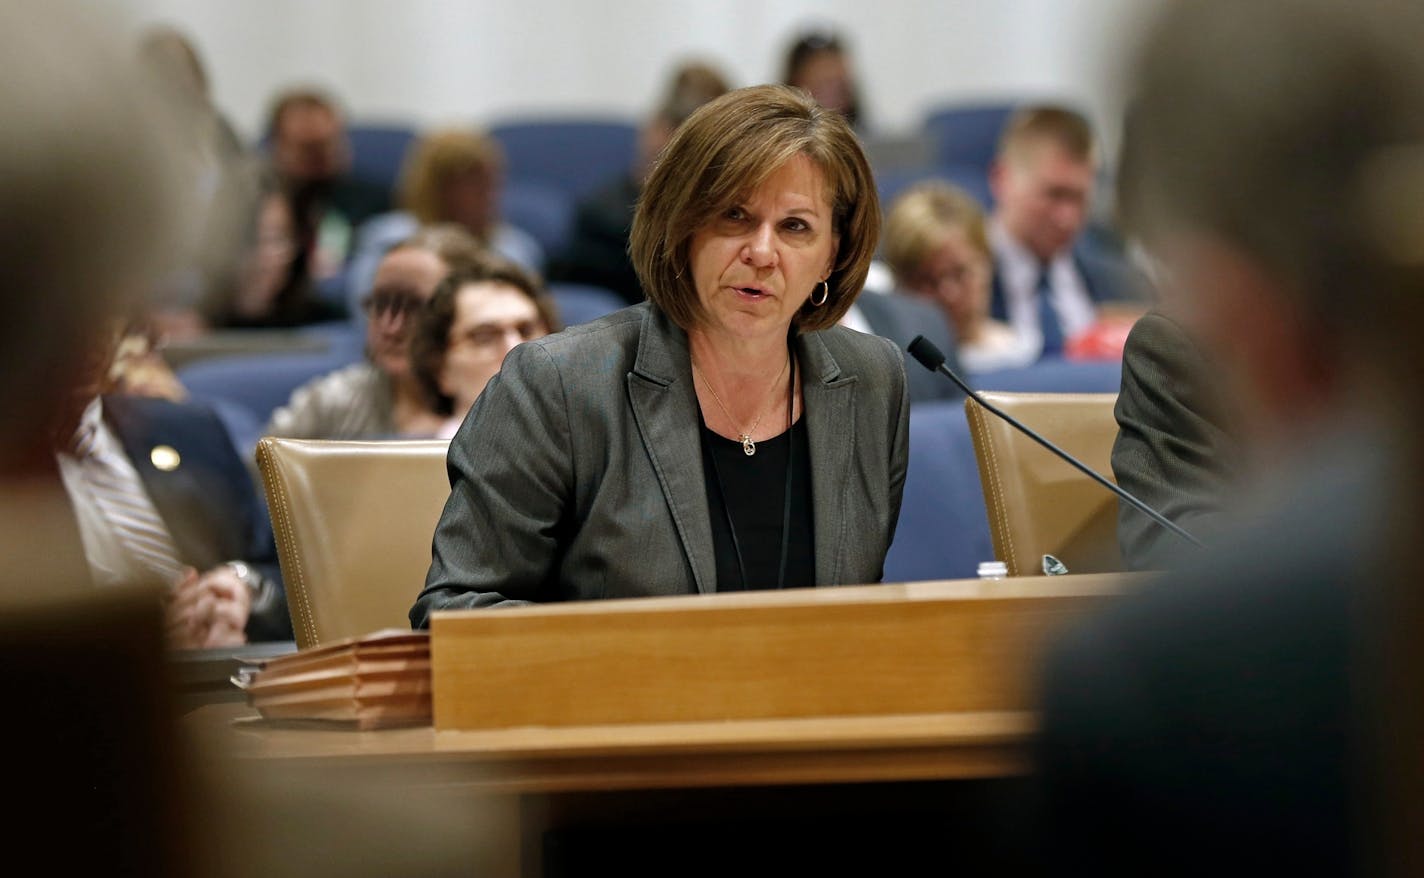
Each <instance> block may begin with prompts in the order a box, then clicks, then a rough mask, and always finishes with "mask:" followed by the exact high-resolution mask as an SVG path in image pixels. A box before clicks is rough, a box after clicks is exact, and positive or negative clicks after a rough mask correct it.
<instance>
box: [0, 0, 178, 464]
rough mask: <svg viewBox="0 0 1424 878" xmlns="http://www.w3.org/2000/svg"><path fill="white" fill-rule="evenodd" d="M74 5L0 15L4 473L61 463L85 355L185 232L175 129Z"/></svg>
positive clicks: (7, 10) (1, 9) (20, 7)
mask: <svg viewBox="0 0 1424 878" xmlns="http://www.w3.org/2000/svg"><path fill="white" fill-rule="evenodd" d="M94 18H95V15H94V13H93V12H92V10H91V11H90V12H89V13H86V14H85V16H84V17H81V16H79V15H77V14H75V10H74V7H73V6H72V5H71V4H69V3H53V4H50V3H46V4H28V3H23V4H22V3H6V4H3V5H0V57H4V58H5V64H6V68H7V71H8V73H7V75H6V76H4V77H0V131H4V132H5V134H4V137H3V138H0V216H3V217H4V221H3V222H0V288H3V289H4V291H5V297H6V302H7V305H8V307H9V311H8V312H7V313H6V315H5V320H3V321H0V424H4V428H3V430H0V474H4V475H12V474H16V473H20V472H25V471H28V470H29V469H31V468H32V467H33V466H35V465H36V463H37V462H38V461H42V460H44V459H45V458H46V457H48V456H49V454H50V450H49V429H50V425H51V424H52V422H53V420H54V418H55V417H56V415H57V411H58V410H59V409H60V408H62V407H63V406H64V404H65V401H66V400H65V397H66V393H67V390H68V388H70V387H71V386H72V385H73V383H74V382H75V381H77V380H79V379H80V378H81V377H82V376H84V375H85V374H86V372H87V371H88V366H87V364H86V362H85V360H86V356H87V355H88V353H89V352H90V351H91V350H94V349H95V348H96V344H95V340H96V339H99V338H102V337H104V336H105V335H106V334H107V333H108V332H109V331H110V330H111V327H112V325H113V321H114V319H115V318H116V317H117V316H118V315H121V314H122V313H124V312H126V311H127V310H128V309H129V308H130V307H131V306H132V305H134V304H135V303H136V302H138V301H139V300H140V298H141V297H142V296H144V295H146V294H147V292H148V290H149V287H150V285H151V284H152V282H153V279H154V278H155V277H156V276H157V274H158V272H159V270H160V269H161V268H162V267H163V266H162V265H161V263H160V257H161V255H162V254H164V253H165V252H167V250H168V247H167V244H168V242H169V240H170V238H169V233H170V232H171V231H172V230H173V228H174V227H175V226H174V221H173V219H174V218H173V216H172V205H173V204H174V203H175V202H174V195H175V193H174V192H173V188H172V186H171V184H170V178H169V176H168V175H167V173H166V172H165V167H166V165H167V156H168V152H167V151H168V145H169V140H168V139H167V138H166V137H165V136H164V130H165V129H164V127H163V123H162V119H163V117H162V116H161V115H159V114H158V113H156V112H155V106H154V102H153V101H152V100H151V95H150V94H149V93H148V92H147V91H146V88H145V86H144V85H143V84H142V82H143V81H142V80H141V79H140V77H139V74H138V71H137V70H136V69H135V63H134V59H133V52H132V50H131V48H130V47H129V46H128V45H120V44H116V43H115V42H114V41H111V40H108V39H106V38H105V37H104V35H103V33H102V32H101V31H100V30H99V27H100V25H99V24H98V23H96V22H95V21H94Z"/></svg>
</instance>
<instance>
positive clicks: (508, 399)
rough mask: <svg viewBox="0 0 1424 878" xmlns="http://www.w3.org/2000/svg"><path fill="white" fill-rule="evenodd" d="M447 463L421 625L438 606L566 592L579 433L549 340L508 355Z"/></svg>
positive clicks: (505, 602) (418, 618)
mask: <svg viewBox="0 0 1424 878" xmlns="http://www.w3.org/2000/svg"><path fill="white" fill-rule="evenodd" d="M446 465H447V467H448V470H449V474H450V499H449V500H448V501H447V502H446V504H445V511H444V512H443V513H442V514H441V516H440V523H439V524H438V525H437V527H436V531H435V539H434V544H433V546H432V549H431V564H430V572H429V573H428V574H427V576H426V579H425V589H424V590H423V591H421V593H420V595H419V597H418V598H417V599H416V601H415V605H414V606H413V607H412V608H411V611H410V621H411V626H412V627H413V628H425V627H427V626H428V625H429V621H430V613H431V611H433V610H445V609H472V608H479V607H494V606H512V605H518V604H523V603H530V602H536V601H547V600H554V599H557V597H558V595H557V594H556V588H557V579H558V568H559V562H560V560H561V558H562V553H563V550H564V548H565V546H566V545H567V540H568V537H569V534H568V531H569V520H568V519H569V516H568V511H569V505H570V497H571V496H572V490H573V489H572V485H573V465H572V443H571V431H570V429H569V419H568V414H567V408H566V405H565V398H564V388H563V381H562V378H561V376H560V373H559V370H558V367H557V366H556V365H555V364H554V362H553V361H552V359H551V358H550V357H549V355H548V353H547V352H545V351H544V349H543V348H542V347H540V346H538V345H533V344H529V345H522V346H520V347H518V348H516V349H515V350H514V351H512V352H511V353H510V355H509V356H508V357H507V358H506V359H505V361H504V366H503V368H502V369H501V370H500V373H499V374H498V375H496V376H495V377H494V378H493V379H492V380H491V381H490V383H489V385H488V386H487V387H486V388H485V391H484V393H483V394H481V395H480V398H479V400H478V401H477V402H476V403H475V407H474V410H473V411H472V413H471V415H470V417H469V418H466V420H465V423H464V424H463V425H462V426H461V427H460V430H459V432H457V433H456V434H455V437H454V439H453V440H451V442H450V453H449V457H448V458H447V461H446Z"/></svg>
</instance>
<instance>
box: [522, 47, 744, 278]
mask: <svg viewBox="0 0 1424 878" xmlns="http://www.w3.org/2000/svg"><path fill="white" fill-rule="evenodd" d="M727 89H728V86H727V80H726V78H725V77H723V76H722V74H721V72H720V71H718V70H717V69H716V68H715V67H713V66H711V65H710V64H707V63H705V62H701V61H688V62H685V63H683V64H680V65H678V67H677V69H676V70H675V71H674V72H673V76H672V79H671V80H670V81H669V83H668V86H667V90H666V93H665V94H664V95H663V98H662V100H661V102H660V103H659V104H658V108H657V110H656V111H654V113H653V114H652V115H651V116H650V117H649V118H648V119H647V121H646V122H644V123H643V127H642V129H641V130H640V131H639V132H638V155H637V158H636V160H635V162H636V163H635V165H634V167H632V168H630V169H629V170H628V173H627V174H624V175H623V176H621V177H619V178H618V179H616V180H610V181H609V182H608V184H607V185H605V186H603V187H601V188H599V189H597V190H595V191H594V192H593V193H592V194H591V195H589V196H588V197H587V198H585V199H583V200H582V201H580V202H579V204H578V206H577V207H576V208H575V211H574V224H573V231H572V233H571V234H570V236H569V243H568V245H567V247H566V248H565V249H564V252H563V253H562V254H558V256H557V258H556V259H554V260H553V261H552V263H551V264H550V266H549V279H550V280H552V281H558V282H567V283H579V284H591V285H593V286H596V287H603V288H604V289H607V290H612V291H613V292H615V293H617V294H618V295H619V296H622V297H623V299H624V300H625V301H627V302H628V303H629V304H630V305H631V304H637V303H638V302H641V301H643V287H642V285H641V284H640V283H639V282H638V273H637V272H636V271H634V270H633V262H632V260H631V259H630V258H629V257H628V237H629V234H630V232H631V230H632V228H633V212H634V209H635V207H636V206H637V203H638V194H639V193H640V192H642V189H643V180H644V179H645V178H646V177H647V175H648V172H649V171H651V170H652V167H653V162H654V161H656V160H657V157H658V154H659V153H661V152H662V150H663V147H664V146H666V145H667V142H668V140H669V139H671V138H672V135H673V132H674V131H676V130H677V127H678V126H679V125H681V124H682V123H683V121H684V120H685V119H687V117H688V116H690V115H692V111H693V110H696V109H697V108H698V107H700V106H702V105H703V104H705V103H707V102H708V101H710V100H712V99H713V98H715V97H718V96H720V95H722V94H725V93H726V92H727Z"/></svg>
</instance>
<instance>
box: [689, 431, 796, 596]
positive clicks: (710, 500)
mask: <svg viewBox="0 0 1424 878" xmlns="http://www.w3.org/2000/svg"><path fill="white" fill-rule="evenodd" d="M793 444H794V446H795V448H794V452H795V453H794V454H793V455H791V456H792V461H791V526H790V534H789V536H788V539H787V552H786V577H785V580H784V586H785V587H786V588H802V587H809V586H813V585H815V584H816V552H815V545H814V543H813V541H812V523H811V508H812V507H811V449H810V443H809V442H808V441H807V436H806V426H805V419H804V418H803V419H801V421H799V422H797V423H796V424H795V425H794V426H793V427H792V428H791V430H790V431H788V432H787V433H782V434H781V435H780V436H775V437H773V438H771V439H765V440H763V441H761V442H758V443H756V454H753V455H750V456H748V455H747V453H746V452H745V451H743V449H742V443H741V442H739V441H737V440H735V439H727V438H724V437H722V436H719V435H717V434H716V433H714V432H712V431H711V430H709V429H708V428H707V424H706V423H703V425H702V471H703V474H704V477H705V478H706V480H707V511H708V512H709V513H710V514H711V518H712V544H713V547H714V549H715V551H716V555H717V590H718V591H742V590H744V589H747V588H751V589H770V588H776V584H777V578H778V576H777V574H778V573H779V572H780V567H781V542H782V528H781V524H782V517H783V515H784V514H785V512H786V506H785V503H786V468H787V453H788V452H789V451H792V446H793ZM733 527H735V528H736V538H735V539H733V531H732V528H733ZM738 549H740V550H741V564H739V563H738ZM743 565H745V567H746V579H745V582H744V581H743V578H742V566H743Z"/></svg>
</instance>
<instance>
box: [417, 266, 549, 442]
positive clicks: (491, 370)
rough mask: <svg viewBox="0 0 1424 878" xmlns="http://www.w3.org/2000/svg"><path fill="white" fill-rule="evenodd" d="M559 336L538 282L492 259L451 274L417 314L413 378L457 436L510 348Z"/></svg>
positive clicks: (444, 429)
mask: <svg viewBox="0 0 1424 878" xmlns="http://www.w3.org/2000/svg"><path fill="white" fill-rule="evenodd" d="M558 329H559V322H558V317H557V316H556V314H555V311H554V303H553V301H552V300H551V299H550V298H549V296H548V294H547V293H546V292H545V291H544V288H543V287H542V286H541V285H540V283H539V281H538V280H537V279H536V278H535V277H534V276H533V275H531V274H530V273H529V272H527V271H525V270H524V269H522V268H520V267H519V266H518V265H515V264H514V263H512V262H507V261H505V260H503V259H499V258H497V257H493V256H492V257H490V258H489V259H486V260H482V261H481V262H480V263H479V264H478V265H475V266H471V267H467V268H461V269H458V270H456V271H452V272H451V273H450V274H449V275H447V276H446V277H445V279H444V280H442V281H441V282H440V285H439V286H437V287H436V288H435V294H434V295H433V296H431V297H430V301H429V302H428V303H427V304H426V306H425V307H424V308H422V309H421V310H420V313H419V316H418V317H417V318H416V323H415V330H414V332H413V333H412V334H411V339H410V361H411V365H412V367H413V368H414V369H415V376H416V378H418V379H419V380H420V383H421V386H423V387H424V388H425V391H426V393H428V394H429V396H430V400H431V404H432V406H433V408H434V409H435V411H436V412H437V413H438V414H440V415H442V416H444V417H445V422H444V423H443V424H442V425H441V426H440V428H439V429H438V430H436V431H435V435H436V436H437V437H438V438H441V439H449V438H450V437H451V436H454V435H455V431H456V430H457V429H459V427H460V424H461V423H463V422H464V420H465V415H466V414H467V413H468V412H469V411H470V407H471V406H473V405H474V404H475V400H476V399H478V398H479V396H480V392H481V391H482V390H484V389H485V385H486V384H487V383H489V380H490V379H491V378H493V377H494V376H495V373H497V372H498V371H499V367H500V365H501V364H502V363H503V362H504V357H505V355H506V354H508V353H509V352H510V351H511V350H513V349H514V347H515V345H517V344H520V343H521V342H526V341H529V340H531V339H535V338H542V337H543V336H545V335H548V334H549V333H550V332H554V331H557V330H558Z"/></svg>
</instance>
